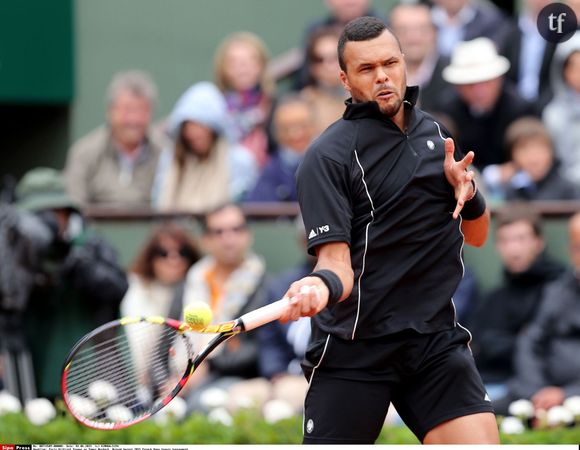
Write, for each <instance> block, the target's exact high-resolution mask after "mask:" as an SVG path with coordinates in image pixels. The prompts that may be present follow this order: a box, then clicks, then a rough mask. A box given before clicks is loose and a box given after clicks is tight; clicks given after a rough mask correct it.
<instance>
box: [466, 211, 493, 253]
mask: <svg viewBox="0 0 580 450" xmlns="http://www.w3.org/2000/svg"><path fill="white" fill-rule="evenodd" d="M488 230H489V210H488V209H487V208H486V210H485V212H484V213H483V214H482V215H481V216H479V217H478V218H476V219H473V220H466V219H463V220H462V222H461V231H462V232H463V235H464V237H465V242H466V243H467V244H469V245H473V246H474V247H481V246H483V244H485V241H486V240H487V234H488Z"/></svg>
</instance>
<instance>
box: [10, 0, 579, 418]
mask: <svg viewBox="0 0 580 450" xmlns="http://www.w3.org/2000/svg"><path fill="white" fill-rule="evenodd" d="M521 3H522V4H521V8H518V10H517V12H513V15H509V14H507V13H506V11H504V10H502V9H499V8H498V7H497V6H496V5H494V4H493V3H492V2H488V1H477V0H453V1H449V0H433V1H431V2H426V1H423V2H421V1H418V2H400V4H397V5H395V6H394V7H393V8H392V9H391V10H390V11H379V10H376V9H374V8H373V6H372V2H371V1H369V0H350V1H345V0H326V1H325V4H326V6H327V7H328V15H327V16H326V17H322V18H320V19H318V20H316V21H314V22H312V23H311V24H310V25H309V26H308V27H307V29H305V31H304V36H303V38H302V41H301V42H300V43H297V45H298V46H299V47H300V48H301V50H302V54H303V60H302V64H301V65H300V67H296V70H295V72H294V73H293V75H292V76H293V78H292V82H291V84H290V87H289V88H288V89H287V91H284V92H283V91H282V90H281V89H279V88H278V86H277V84H276V80H274V79H273V78H272V76H271V74H270V73H269V70H268V68H269V62H270V55H269V52H268V48H267V43H266V42H264V41H263V40H262V38H261V37H260V36H258V35H256V34H255V33H253V32H251V31H241V32H235V33H233V34H231V35H229V36H227V37H226V38H225V39H224V40H223V41H222V42H221V43H216V50H215V60H214V79H213V80H206V81H199V82H195V83H193V84H192V85H191V86H190V87H189V88H187V89H186V90H185V91H184V92H183V93H182V95H181V96H180V97H179V99H178V100H177V102H176V103H175V105H174V106H173V107H172V109H171V110H170V111H166V112H161V113H162V114H164V117H163V118H162V119H161V120H160V121H158V122H155V123H154V121H153V118H154V115H155V108H156V98H157V92H158V86H156V84H155V81H154V80H153V79H152V77H151V76H150V75H149V74H148V73H145V72H143V71H140V70H128V71H121V72H118V73H115V74H112V78H111V81H110V85H109V87H108V90H107V92H106V111H104V124H101V125H99V126H98V127H97V128H96V129H95V130H93V131H91V132H90V133H88V134H87V135H86V136H84V137H82V138H80V139H79V140H78V141H76V142H74V143H72V145H71V147H70V150H69V152H68V157H67V160H66V165H65V167H63V168H62V170H61V171H59V170H55V169H49V168H34V169H31V170H30V171H29V172H28V173H27V174H26V175H25V176H24V177H23V178H22V179H21V180H20V182H19V184H18V187H17V190H16V193H15V197H16V201H15V205H16V206H17V209H18V211H19V214H21V216H19V218H18V220H20V221H21V222H22V223H23V224H25V225H22V227H21V228H22V230H23V232H22V234H23V235H26V233H27V232H29V231H30V230H32V231H33V232H34V233H36V235H37V236H39V237H38V238H35V239H36V240H35V242H41V243H42V245H40V244H39V245H38V246H37V247H42V248H35V249H34V250H35V251H36V252H37V253H35V258H36V260H34V264H31V265H33V266H34V267H29V268H30V269H31V270H33V271H34V276H29V277H28V278H26V277H25V275H22V274H21V273H20V272H19V271H18V270H19V269H18V268H15V269H14V273H15V274H16V275H14V276H15V277H19V276H20V277H25V278H26V280H28V281H29V283H28V284H23V286H25V287H26V286H28V287H27V290H26V292H24V294H19V295H22V296H25V297H26V299H25V301H23V302H20V303H19V304H18V305H16V303H15V302H12V303H11V302H9V301H6V300H3V301H2V303H1V304H0V325H1V326H0V348H1V349H2V354H1V356H0V359H1V363H0V386H2V387H3V388H4V389H6V390H9V391H11V392H13V393H15V395H17V396H19V397H20V398H21V400H22V401H26V400H30V399H31V398H35V397H39V396H42V397H47V398H50V399H51V400H54V399H56V398H58V397H59V395H60V391H59V389H60V382H59V376H60V370H61V362H62V361H64V359H65V356H66V352H67V351H68V350H69V349H70V348H71V347H72V345H73V344H74V343H75V342H76V340H78V339H79V338H80V337H81V336H82V335H83V334H84V333H86V332H88V331H89V330H91V329H92V328H94V327H96V326H97V325H99V324H102V323H104V322H106V321H108V320H113V319H115V318H118V317H120V316H133V315H139V316H141V315H147V316H150V315H151V316H154V315H160V316H167V317H172V318H175V319H182V311H183V307H184V306H185V305H187V304H188V302H190V301H193V300H201V301H204V302H206V303H207V304H208V305H210V307H211V309H212V311H213V316H214V320H215V321H226V320H230V319H233V318H235V317H238V316H239V315H241V314H243V313H244V312H247V311H250V310H252V309H255V308H256V307H258V306H262V305H265V304H267V303H268V302H271V301H274V300H277V299H278V298H279V297H280V296H281V295H282V294H283V293H284V291H285V290H286V288H287V287H288V285H289V283H290V282H291V281H292V280H294V279H298V278H300V277H301V276H303V275H304V274H307V273H309V272H310V271H311V268H312V267H313V265H314V260H312V259H311V258H310V257H308V256H307V255H306V252H304V255H305V256H304V258H305V259H304V261H303V262H302V263H301V264H300V265H299V266H297V267H293V268H288V270H287V271H284V272H282V273H278V274H276V273H272V271H271V270H269V268H268V267H267V266H266V264H265V261H264V259H263V258H262V257H261V256H260V255H258V254H256V253H255V252H254V251H253V248H252V247H253V238H252V229H251V224H250V223H249V222H248V220H247V217H245V215H244V212H243V209H242V208H241V207H240V204H243V203H255V202H296V201H297V193H296V186H295V181H294V174H295V172H296V169H297V167H298V165H299V164H300V162H301V160H302V158H303V155H304V154H305V152H306V151H307V150H308V148H309V145H310V143H311V142H312V141H313V140H315V139H316V138H317V136H318V135H319V134H320V133H321V132H322V131H323V130H324V129H326V128H327V127H328V126H331V124H332V123H333V122H334V121H336V120H337V119H339V118H340V117H341V116H342V113H343V110H344V101H345V100H346V99H347V97H348V93H347V91H346V90H345V89H344V88H343V85H342V83H341V79H340V76H339V74H340V68H339V64H338V57H337V52H336V47H337V42H338V38H339V35H340V32H341V29H342V27H343V26H344V24H346V23H347V22H348V21H349V20H351V19H353V18H355V17H358V16H361V15H373V16H376V17H381V18H383V19H384V20H385V21H386V22H387V23H388V24H389V25H390V27H391V28H392V30H393V31H394V32H395V33H396V35H397V36H398V38H399V40H400V45H401V48H402V51H403V53H404V54H405V60H406V64H407V69H408V74H407V76H408V85H418V86H420V96H419V100H418V105H419V106H420V107H421V108H423V109H425V110H426V111H428V112H429V113H431V114H432V116H433V118H434V119H433V120H435V121H436V123H437V124H438V126H440V127H442V128H443V129H447V130H449V131H450V132H451V134H452V135H453V136H454V137H455V139H456V143H457V146H458V147H459V148H460V149H462V150H463V151H465V152H467V151H469V150H473V151H474V153H475V160H474V165H475V167H476V169H477V171H478V177H477V179H478V182H479V183H481V189H482V190H483V191H484V192H486V194H487V198H488V202H489V204H491V205H493V206H494V207H495V206H497V207H498V211H497V215H496V219H495V225H496V227H495V229H494V232H493V233H494V235H493V242H494V243H495V250H496V253H497V255H498V259H499V261H501V264H502V266H503V267H502V269H503V278H502V281H501V283H500V285H498V286H495V287H494V288H493V289H492V290H491V291H490V292H480V290H479V289H478V286H477V284H478V283H477V279H476V276H475V274H474V271H473V270H472V268H469V267H467V268H466V275H465V277H464V279H463V280H462V282H461V283H460V285H459V286H458V290H457V294H456V297H455V298H454V302H455V304H456V308H457V317H458V320H459V321H460V322H461V323H462V324H464V325H465V326H467V327H468V328H469V329H470V330H471V332H472V334H473V340H472V344H471V348H472V351H473V354H474V357H475V360H476V363H477V365H478V368H479V370H480V372H481V375H482V378H483V381H484V383H485V384H486V386H487V388H488V394H489V395H490V397H491V399H492V401H493V402H494V404H495V405H496V408H497V412H498V413H501V414H509V405H510V403H511V402H513V401H514V400H518V399H529V400H530V401H531V402H532V403H533V405H534V408H535V409H536V410H546V409H549V408H550V407H552V406H556V405H561V404H562V403H563V402H564V400H565V399H566V398H568V397H571V396H576V395H580V366H579V363H578V361H580V359H579V358H578V355H580V214H577V215H574V216H573V217H572V218H571V219H570V222H569V224H570V225H569V234H570V236H569V242H570V244H569V246H570V247H569V248H570V261H571V262H570V265H569V267H566V266H565V265H562V264H560V263H557V262H555V261H553V260H551V259H550V258H549V257H548V256H547V253H546V241H545V238H544V235H543V232H542V218H541V217H540V216H539V215H538V214H537V213H536V212H535V211H534V208H533V203H530V201H533V200H548V201H549V200H580V31H576V33H575V34H574V35H573V36H572V37H571V38H570V39H569V40H567V41H565V42H562V43H559V44H555V43H551V42H548V41H546V40H544V39H543V38H541V36H540V34H539V33H538V30H537V26H536V17H537V15H538V13H539V11H540V10H541V9H542V8H543V7H544V6H546V5H547V4H549V3H550V2H549V1H545V0H524V1H522V2H521ZM569 4H570V6H571V7H572V8H574V9H575V11H576V14H577V16H579V17H580V7H579V6H578V2H575V1H571V2H570V3H569ZM87 207H105V208H111V209H113V210H123V211H130V210H132V209H134V210H143V209H146V210H151V211H153V212H180V213H188V214H193V215H195V216H196V217H198V218H201V220H200V229H201V232H200V235H199V236H196V235H195V234H194V232H193V231H192V230H191V229H190V228H188V227H187V226H182V225H180V224H178V223H175V222H164V223H162V224H157V225H156V226H155V227H154V228H153V230H152V232H151V235H150V236H149V237H148V238H147V240H146V242H143V243H142V246H141V248H140V251H139V252H138V254H136V255H134V258H133V262H132V263H131V265H130V266H129V267H128V268H123V267H121V265H120V263H119V262H118V259H117V256H116V254H115V250H114V249H113V248H112V247H111V245H110V244H108V243H107V242H105V241H104V240H103V239H102V238H101V237H99V236H98V235H97V234H95V233H94V232H92V231H91V230H90V227H87V226H86V221H85V220H84V217H83V210H84V208H87ZM2 213H3V214H4V212H3V210H2ZM6 214H7V213H6ZM2 217H4V216H2ZM33 218H34V219H33ZM7 220H8V219H2V220H0V230H4V229H5V227H7V226H8V225H7ZM297 228H298V230H299V238H298V241H297V243H296V245H297V246H300V247H304V238H305V231H304V229H303V225H302V223H301V219H300V217H298V218H297ZM7 245H9V243H8V242H4V241H3V240H2V239H0V250H1V251H2V253H0V257H4V256H5V255H7V254H8V253H6V249H5V248H4V247H5V246H7ZM22 245H23V246H24V245H29V244H28V243H25V244H22ZM35 245H36V244H35ZM27 252H28V254H30V251H28V250H27ZM20 259H25V258H20ZM29 259H30V258H29ZM33 259H34V258H33ZM39 261H41V263H39ZM6 270H7V269H5V272H4V273H6ZM6 279H7V276H6V275H3V276H2V284H1V285H0V290H1V293H2V296H3V297H5V298H8V297H10V296H11V295H15V294H13V293H12V292H11V291H10V289H9V287H10V286H9V283H8V281H9V280H8V281H6ZM14 279H17V278H14ZM23 279H24V278H23ZM23 289H24V288H23ZM309 332H310V330H309V322H308V319H302V320H300V321H297V322H295V323H290V324H286V325H283V324H281V323H278V322H275V323H272V324H269V325H267V326H264V327H263V328H261V329H259V330H257V331H256V332H255V333H250V334H245V335H241V336H238V337H235V338H233V339H231V340H229V341H228V342H227V345H225V346H224V348H223V349H222V351H221V352H219V353H218V354H217V355H216V356H215V357H213V358H211V359H210V360H209V361H208V363H207V364H206V365H205V366H203V367H202V368H200V370H199V371H198V372H196V374H195V377H194V379H192V380H191V381H190V382H189V385H188V386H187V387H186V389H185V390H184V392H183V394H182V396H183V398H184V399H185V400H186V402H187V407H188V412H194V411H201V412H203V413H209V412H210V409H211V408H212V407H214V406H215V404H216V402H217V400H216V398H219V395H222V396H224V395H225V396H230V398H236V399H237V400H236V401H235V402H230V403H231V404H235V405H238V406H242V405H247V404H248V402H250V403H252V402H253V403H252V404H254V405H255V406H257V407H260V408H264V407H265V405H266V404H267V403H268V402H271V401H275V400H281V401H283V402H285V404H287V405H288V406H289V411H290V412H291V413H293V414H296V413H300V411H301V408H302V404H301V401H297V399H298V400H301V399H302V398H303V396H304V392H305V390H306V389H307V384H306V380H305V379H304V377H303V376H302V375H301V370H300V359H301V356H302V355H303V352H304V350H305V346H306V343H307V342H308V337H309ZM14 373H16V374H20V376H21V377H22V380H20V381H19V380H18V379H15V377H14V376H13V374H14ZM218 403H219V402H218Z"/></svg>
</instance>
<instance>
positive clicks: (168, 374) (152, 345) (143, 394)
mask: <svg viewBox="0 0 580 450" xmlns="http://www.w3.org/2000/svg"><path fill="white" fill-rule="evenodd" d="M287 305H288V299H286V298H284V299H282V300H278V301H277V302H274V303H271V304H269V305H266V306H263V307H262V308H258V309H256V310H254V311H251V312H249V313H247V314H244V315H242V316H241V317H239V318H238V319H236V320H232V321H229V322H223V323H219V324H215V325H209V326H207V327H206V328H204V329H202V330H192V329H191V328H190V327H189V326H188V325H187V324H186V323H184V322H180V321H178V320H173V319H166V318H162V317H134V318H132V317H127V318H121V319H118V320H114V321H112V322H108V323H106V324H104V325H102V326H100V327H98V328H96V329H95V330H93V331H92V332H90V333H88V334H87V335H85V336H84V337H83V338H81V339H80V340H79V342H77V343H76V344H75V346H74V347H73V348H72V350H71V351H70V354H69V355H68V357H67V359H66V361H65V364H64V369H63V373H62V380H61V388H62V394H63V399H64V401H65V403H66V406H67V408H68V409H69V411H70V412H71V414H72V415H73V416H74V417H75V418H76V419H77V420H78V421H79V422H80V423H81V424H83V425H86V426H88V427H91V428H95V429H98V430H117V429H121V428H126V427H129V426H131V425H135V424H137V423H139V422H142V421H143V420H145V419H147V418H148V417H150V416H151V415H152V414H155V413H156V412H157V411H159V410H160V409H161V408H163V407H164V406H165V405H167V404H168V403H169V402H170V401H171V400H172V399H173V398H175V396H176V395H177V394H178V393H179V392H180V391H181V390H182V389H183V387H184V386H185V384H186V383H187V381H188V380H189V378H190V377H191V376H192V374H193V373H194V371H195V370H196V369H197V368H198V367H199V365H200V364H201V363H202V361H203V360H205V359H206V358H207V357H208V355H209V354H210V353H211V352H212V351H214V350H215V349H216V348H217V347H218V346H219V345H220V344H221V343H222V342H225V341H227V340H228V339H229V338H231V337H232V336H234V335H236V334H239V333H243V332H246V331H250V330H253V329H255V328H257V327H259V326H261V325H264V324H266V323H269V322H272V321H274V320H277V319H279V318H280V317H281V315H282V313H283V312H284V310H285V309H286V307H287ZM210 334H216V335H215V336H214V337H213V338H212V337H211V335H210ZM208 341H209V342H208Z"/></svg>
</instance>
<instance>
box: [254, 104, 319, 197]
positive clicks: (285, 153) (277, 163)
mask: <svg viewBox="0 0 580 450" xmlns="http://www.w3.org/2000/svg"><path fill="white" fill-rule="evenodd" d="M273 127H274V135H275V136H276V141H277V142H278V143H279V145H278V149H277V151H276V153H275V154H274V155H273V156H272V158H271V159H270V161H269V162H268V164H267V165H266V167H264V169H263V171H262V174H261V175H260V177H259V178H258V181H257V183H256V186H255V187H254V189H253V190H252V191H251V192H250V193H249V195H248V196H247V197H246V200H247V201H249V202H267V201H271V202H276V201H278V202H295V201H298V196H297V194H296V180H295V173H296V169H297V168H298V165H299V164H300V162H301V161H302V158H303V156H304V153H305V152H306V150H307V149H308V146H309V145H310V142H311V141H312V139H313V137H314V112H313V110H312V105H311V103H310V102H308V101H307V100H305V99H304V98H302V97H300V96H297V95H291V94H287V96H286V97H284V98H282V99H281V100H280V101H279V102H278V103H277V105H276V109H275V112H274V120H273Z"/></svg>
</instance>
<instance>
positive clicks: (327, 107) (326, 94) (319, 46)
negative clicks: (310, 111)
mask: <svg viewBox="0 0 580 450" xmlns="http://www.w3.org/2000/svg"><path fill="white" fill-rule="evenodd" d="M339 36H340V28H337V27H336V26H334V27H330V26H328V27H320V28H318V29H317V30H316V31H314V32H313V33H312V35H311V36H310V40H309V41H308V45H307V46H306V60H307V61H308V70H309V72H308V75H309V76H308V79H307V82H306V86H305V87H304V88H303V89H302V90H301V91H300V93H301V95H302V96H303V97H304V98H306V99H307V100H309V101H310V102H311V103H312V106H313V108H314V117H313V118H312V119H313V123H314V132H315V135H316V136H318V135H319V134H320V133H322V132H323V131H324V130H325V129H326V127H328V126H329V125H330V124H331V123H333V122H335V121H336V120H338V119H339V118H340V117H341V116H342V113H343V112H344V101H345V100H346V98H347V92H346V91H345V89H344V87H343V86H342V83H341V81H340V76H339V73H340V67H339V65H338V54H337V52H336V47H337V45H338V37H339Z"/></svg>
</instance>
